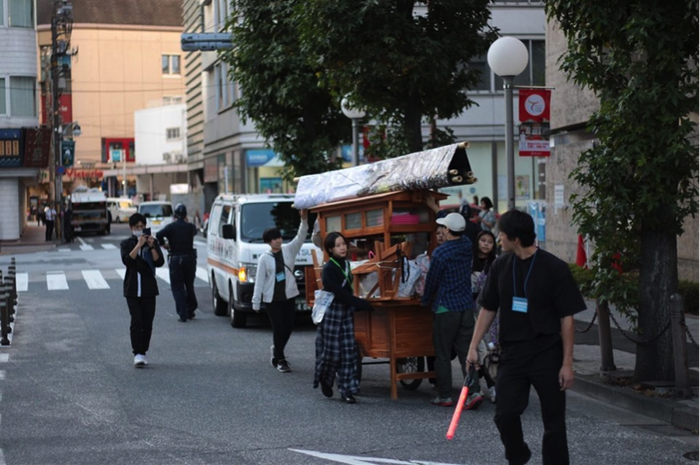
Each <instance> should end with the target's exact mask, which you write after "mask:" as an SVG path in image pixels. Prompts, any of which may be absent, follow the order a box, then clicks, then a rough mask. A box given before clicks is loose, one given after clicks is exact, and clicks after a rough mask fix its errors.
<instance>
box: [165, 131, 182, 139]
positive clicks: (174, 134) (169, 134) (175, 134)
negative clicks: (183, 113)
mask: <svg viewBox="0 0 700 465" xmlns="http://www.w3.org/2000/svg"><path fill="white" fill-rule="evenodd" d="M165 138H166V139H167V140H177V139H180V128H168V129H166V130H165Z"/></svg>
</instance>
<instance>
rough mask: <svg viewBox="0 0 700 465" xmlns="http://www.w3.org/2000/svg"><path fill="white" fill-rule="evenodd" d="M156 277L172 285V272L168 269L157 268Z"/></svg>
mask: <svg viewBox="0 0 700 465" xmlns="http://www.w3.org/2000/svg"><path fill="white" fill-rule="evenodd" d="M156 276H158V277H159V278H160V279H162V280H163V281H165V282H166V283H168V284H170V270H168V269H167V268H156Z"/></svg>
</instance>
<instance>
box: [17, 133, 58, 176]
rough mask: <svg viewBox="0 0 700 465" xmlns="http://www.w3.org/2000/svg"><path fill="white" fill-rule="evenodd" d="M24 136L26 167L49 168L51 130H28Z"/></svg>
mask: <svg viewBox="0 0 700 465" xmlns="http://www.w3.org/2000/svg"><path fill="white" fill-rule="evenodd" d="M24 134H25V135H24V163H23V165H24V167H26V168H46V167H48V166H49V155H50V153H51V129H49V128H27V129H25V133H24Z"/></svg>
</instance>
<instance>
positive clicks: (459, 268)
mask: <svg viewBox="0 0 700 465" xmlns="http://www.w3.org/2000/svg"><path fill="white" fill-rule="evenodd" d="M436 223H437V224H438V225H440V226H441V227H442V228H443V229H444V231H443V233H444V235H445V242H444V243H443V244H442V245H441V246H440V247H437V248H436V249H435V250H434V251H433V255H432V257H430V268H428V275H427V276H426V278H425V289H424V291H423V297H422V298H421V304H422V305H424V306H430V307H431V308H432V310H433V312H434V313H435V316H434V318H433V344H434V346H435V376H436V381H437V383H436V385H437V389H438V396H437V397H436V398H435V399H433V400H432V401H431V403H432V404H433V405H439V406H444V407H449V406H451V405H453V401H452V351H453V350H454V351H455V352H456V353H457V358H458V360H459V363H460V365H461V366H462V374H463V376H464V377H466V376H467V366H466V358H467V352H468V348H469V341H470V340H471V337H472V331H473V330H474V300H473V297H472V286H471V273H472V249H473V248H472V243H471V241H470V240H469V238H468V237H466V236H465V235H464V231H465V228H466V220H465V219H464V216H462V215H461V214H460V213H450V214H449V215H447V216H446V217H444V218H438V219H437V220H436ZM472 378H473V379H472V381H471V384H470V385H469V392H470V394H469V397H467V400H466V401H465V404H464V409H465V410H473V409H476V408H478V407H479V405H481V402H482V401H483V397H482V396H481V394H480V391H479V389H480V388H479V380H478V376H474V377H472Z"/></svg>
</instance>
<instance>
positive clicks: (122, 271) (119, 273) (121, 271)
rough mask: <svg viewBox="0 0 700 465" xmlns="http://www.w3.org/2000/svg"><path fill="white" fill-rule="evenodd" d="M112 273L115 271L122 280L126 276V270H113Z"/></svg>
mask: <svg viewBox="0 0 700 465" xmlns="http://www.w3.org/2000/svg"><path fill="white" fill-rule="evenodd" d="M114 271H116V272H117V274H118V275H119V276H120V277H121V278H122V279H124V277H125V276H126V268H115V269H114Z"/></svg>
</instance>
